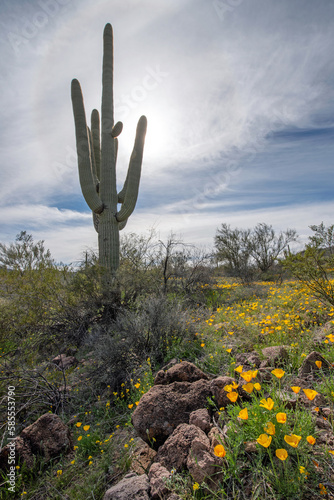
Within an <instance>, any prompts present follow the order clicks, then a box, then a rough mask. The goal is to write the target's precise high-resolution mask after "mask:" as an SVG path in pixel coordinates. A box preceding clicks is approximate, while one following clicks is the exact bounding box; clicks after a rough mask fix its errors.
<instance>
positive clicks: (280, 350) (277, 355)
mask: <svg viewBox="0 0 334 500" xmlns="http://www.w3.org/2000/svg"><path fill="white" fill-rule="evenodd" d="M262 354H263V356H264V357H265V358H266V361H267V363H269V364H270V365H273V366H280V365H281V364H282V363H283V362H284V361H285V360H286V359H288V356H289V355H288V351H287V350H286V348H285V347H284V346H283V345H279V346H271V347H265V348H264V349H262ZM261 366H262V363H261Z"/></svg>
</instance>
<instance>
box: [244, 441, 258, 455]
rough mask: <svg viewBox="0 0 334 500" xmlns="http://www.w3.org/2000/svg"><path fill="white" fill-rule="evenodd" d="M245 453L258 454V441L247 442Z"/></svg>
mask: <svg viewBox="0 0 334 500" xmlns="http://www.w3.org/2000/svg"><path fill="white" fill-rule="evenodd" d="M245 452H246V453H256V452H257V447H256V441H246V442H245Z"/></svg>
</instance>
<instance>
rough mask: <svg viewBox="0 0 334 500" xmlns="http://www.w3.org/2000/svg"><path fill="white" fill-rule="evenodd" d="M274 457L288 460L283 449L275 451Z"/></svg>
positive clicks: (286, 453)
mask: <svg viewBox="0 0 334 500" xmlns="http://www.w3.org/2000/svg"><path fill="white" fill-rule="evenodd" d="M275 453H276V457H277V458H279V459H280V460H286V459H287V458H288V452H287V451H286V450H284V448H281V449H279V450H276V452H275Z"/></svg>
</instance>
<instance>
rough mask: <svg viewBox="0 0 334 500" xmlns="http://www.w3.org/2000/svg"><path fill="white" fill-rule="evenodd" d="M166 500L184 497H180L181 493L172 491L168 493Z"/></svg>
mask: <svg viewBox="0 0 334 500" xmlns="http://www.w3.org/2000/svg"><path fill="white" fill-rule="evenodd" d="M166 500H182V498H181V497H179V495H177V494H176V493H172V494H171V495H168V497H167V498H166Z"/></svg>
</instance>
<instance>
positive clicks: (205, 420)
mask: <svg viewBox="0 0 334 500" xmlns="http://www.w3.org/2000/svg"><path fill="white" fill-rule="evenodd" d="M189 424H191V425H196V426H197V427H199V428H200V429H202V431H203V432H205V433H206V434H207V433H208V432H209V431H210V429H211V423H210V415H209V412H208V410H207V409H206V408H200V409H199V410H195V411H192V412H191V413H190V417H189Z"/></svg>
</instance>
